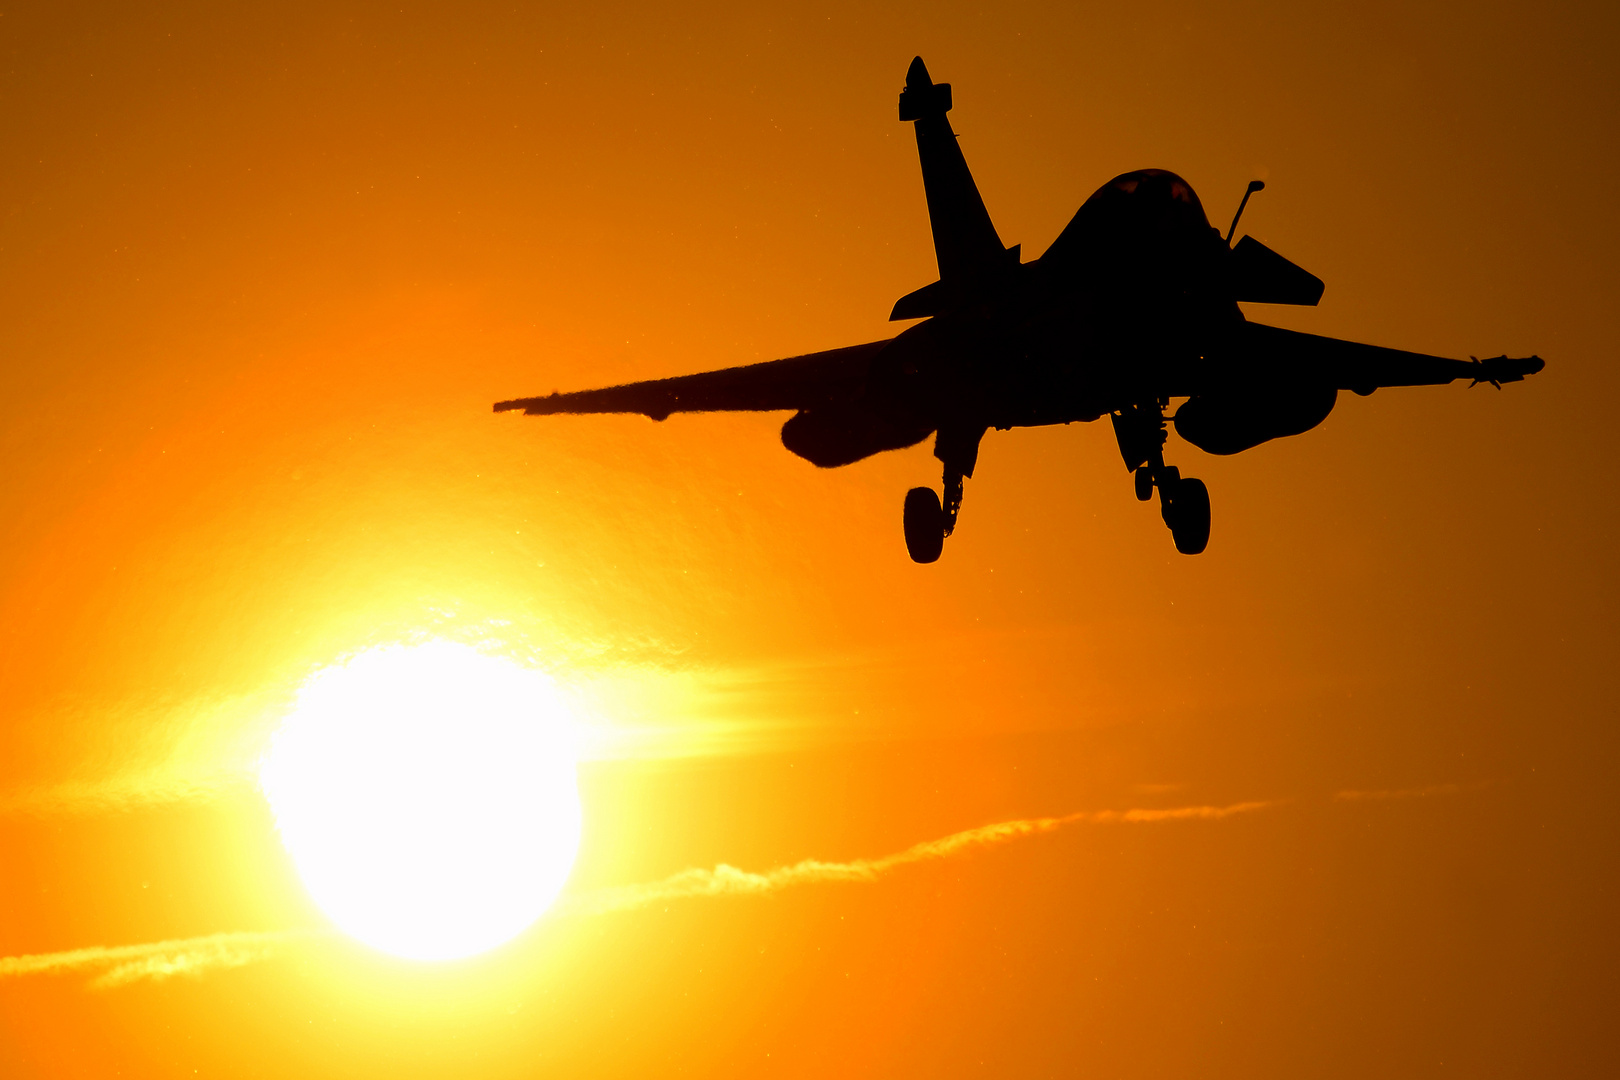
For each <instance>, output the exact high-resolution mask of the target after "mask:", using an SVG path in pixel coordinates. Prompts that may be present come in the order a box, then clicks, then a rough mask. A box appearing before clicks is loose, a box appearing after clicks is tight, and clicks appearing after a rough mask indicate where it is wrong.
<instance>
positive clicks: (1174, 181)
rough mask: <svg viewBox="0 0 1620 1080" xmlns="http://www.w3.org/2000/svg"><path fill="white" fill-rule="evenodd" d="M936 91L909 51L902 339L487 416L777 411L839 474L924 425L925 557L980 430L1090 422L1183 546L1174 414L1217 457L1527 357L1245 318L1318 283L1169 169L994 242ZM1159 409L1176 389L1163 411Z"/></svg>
mask: <svg viewBox="0 0 1620 1080" xmlns="http://www.w3.org/2000/svg"><path fill="white" fill-rule="evenodd" d="M950 109H951V86H950V84H949V83H936V82H934V81H933V80H932V79H930V78H929V75H928V69H927V67H925V66H924V65H923V61H922V58H921V57H918V58H916V59H915V60H913V61H912V62H911V68H910V70H908V71H907V72H906V85H905V89H903V90H902V91H901V92H900V120H901V121H902V122H909V123H910V124H912V125H913V127H914V128H915V129H916V135H917V154H918V157H919V158H920V159H921V162H922V179H923V193H924V195H925V196H926V198H927V202H928V217H929V221H930V224H931V225H932V229H933V235H934V254H935V257H936V258H937V260H938V263H939V280H937V281H934V282H931V283H930V284H927V285H924V286H923V287H922V288H920V289H917V290H916V291H915V292H911V293H908V294H907V295H905V296H902V297H901V298H900V299H899V301H898V302H896V303H895V305H894V310H893V311H892V312H891V313H890V315H889V318H890V319H891V320H892V321H896V322H904V321H907V320H915V319H920V320H922V321H921V322H918V323H916V324H915V325H913V326H910V327H908V328H907V329H906V330H905V331H903V332H902V333H900V334H899V335H898V336H896V337H892V338H887V339H885V340H882V341H873V342H868V343H866V344H864V345H851V346H848V347H846V348H841V349H831V350H829V351H827V352H819V353H811V354H809V355H807V356H793V357H789V358H787V359H784V360H772V361H768V362H765V363H759V364H751V365H748V366H745V367H733V368H726V369H724V370H720V371H707V372H703V373H700V374H696V375H684V376H678V377H676V378H670V379H655V380H652V381H649V382H637V383H629V384H626V385H623V386H611V387H606V388H604V389H597V390H576V391H573V392H569V393H552V394H549V395H546V396H544V397H529V398H517V399H515V400H512V401H502V402H499V403H497V404H496V405H495V411H496V412H503V411H507V410H518V409H521V410H522V411H523V412H524V413H526V414H528V415H531V416H544V415H550V414H553V413H641V414H644V415H646V416H649V417H651V418H652V419H654V420H663V419H665V418H667V417H668V416H669V415H670V414H671V413H677V412H716V411H758V412H775V411H792V413H793V415H792V416H791V417H790V418H789V419H788V421H787V422H786V423H785V424H783V425H782V445H784V446H786V447H787V448H788V449H789V450H791V451H792V452H793V453H795V454H797V455H799V456H800V457H802V458H805V459H806V460H808V461H810V462H812V463H814V464H816V465H818V466H821V467H823V468H835V467H837V466H840V465H848V464H850V463H851V462H855V461H859V460H861V459H862V458H865V457H869V456H870V455H872V454H877V453H881V452H882V451H885V450H899V449H901V448H903V447H908V446H913V445H915V444H917V443H919V442H921V441H922V440H924V439H926V438H927V437H928V436H930V435H932V436H934V456H935V457H937V458H938V459H939V460H940V462H941V464H942V465H943V472H944V476H943V489H944V492H943V498H941V496H940V494H938V493H936V492H935V491H934V490H933V489H932V488H927V487H918V488H913V489H911V491H909V492H907V494H906V498H905V511H904V515H903V522H904V531H905V539H906V549H907V551H908V552H909V553H910V555H911V558H912V559H914V560H915V561H917V562H919V563H931V562H934V561H936V560H937V559H938V558H939V557H940V552H941V551H942V549H943V546H944V542H945V538H946V537H948V536H950V535H951V533H952V532H953V531H954V530H955V528H956V522H957V515H958V513H959V512H960V510H961V507H962V487H963V480H964V479H965V478H969V477H972V475H973V467H974V465H975V463H976V461H977V459H978V455H979V442H980V440H981V439H982V438H983V437H984V434H985V432H986V431H988V430H989V429H990V428H995V429H997V430H998V431H1005V430H1008V429H1011V428H1016V427H1033V426H1036V425H1043V424H1069V423H1074V422H1076V421H1082V422H1084V421H1092V420H1099V419H1101V418H1102V417H1104V416H1106V417H1108V418H1109V420H1110V422H1111V423H1112V424H1113V428H1114V434H1115V436H1116V437H1117V439H1118V443H1119V452H1120V455H1121V457H1123V458H1124V462H1125V467H1126V469H1128V470H1130V471H1131V473H1132V474H1133V475H1134V481H1135V493H1136V497H1137V498H1138V499H1140V500H1141V501H1143V502H1149V501H1151V500H1152V499H1153V495H1154V492H1157V493H1158V497H1159V509H1160V513H1161V514H1162V516H1163V518H1164V523H1165V525H1166V526H1168V527H1169V529H1170V534H1171V537H1172V538H1173V539H1174V541H1175V546H1176V550H1177V551H1180V552H1182V553H1183V554H1187V555H1196V554H1198V553H1200V552H1202V551H1203V550H1204V549H1205V547H1206V545H1207V544H1208V543H1209V523H1210V513H1209V491H1208V489H1207V488H1206V487H1205V485H1204V483H1203V481H1201V480H1196V479H1194V478H1192V477H1186V476H1182V475H1181V473H1180V471H1179V470H1178V469H1177V468H1176V466H1174V465H1169V464H1166V462H1165V444H1166V441H1167V428H1168V427H1169V426H1174V428H1175V430H1176V434H1177V435H1179V436H1180V437H1181V438H1182V439H1185V440H1186V441H1187V442H1189V443H1192V444H1193V445H1194V446H1196V447H1198V448H1200V449H1202V450H1205V451H1207V452H1209V453H1211V454H1236V453H1238V452H1240V451H1243V450H1248V449H1250V448H1251V447H1255V446H1258V445H1260V444H1261V443H1263V442H1267V441H1268V440H1271V439H1276V438H1281V437H1283V436H1287V435H1298V434H1300V433H1302V432H1305V431H1309V430H1310V429H1311V428H1314V427H1315V426H1316V425H1318V424H1320V423H1321V422H1322V421H1323V420H1324V419H1326V418H1327V415H1328V413H1329V412H1331V411H1332V410H1333V406H1334V404H1335V402H1336V401H1337V400H1338V396H1339V392H1340V391H1341V390H1348V391H1350V392H1352V393H1355V394H1360V395H1363V396H1365V395H1367V394H1371V393H1372V392H1373V391H1375V390H1378V389H1380V388H1382V387H1395V386H1425V385H1434V384H1439V383H1450V382H1454V381H1456V380H1458V379H1468V380H1470V385H1474V384H1477V383H1480V382H1489V383H1491V384H1493V385H1494V386H1496V387H1497V389H1501V384H1502V383H1505V382H1519V381H1521V380H1522V379H1523V378H1524V377H1525V376H1526V375H1532V374H1534V373H1536V372H1538V371H1540V370H1541V369H1542V367H1543V363H1542V361H1541V359H1540V358H1539V357H1535V356H1530V357H1525V358H1522V359H1514V358H1509V357H1508V356H1506V355H1503V356H1498V357H1494V358H1492V359H1487V360H1477V359H1472V358H1470V359H1468V360H1455V359H1447V358H1444V357H1439V356H1427V355H1424V354H1422V353H1414V352H1403V351H1401V350H1399V349H1386V348H1381V347H1379V346H1376V345H1362V344H1357V343H1355V342H1351V341H1341V340H1338V339H1336V338H1329V337H1319V336H1317V335H1315V334H1303V333H1298V332H1296V331H1292V330H1284V329H1281V328H1278V327H1274V326H1265V325H1263V324H1261V323H1256V322H1250V321H1249V320H1248V319H1247V318H1246V317H1245V316H1244V313H1243V311H1242V310H1241V309H1240V308H1239V307H1238V304H1239V302H1244V303H1252V304H1304V305H1315V304H1316V303H1317V302H1318V301H1319V300H1320V299H1321V298H1322V290H1323V284H1322V281H1321V280H1320V279H1319V278H1317V277H1315V276H1314V275H1312V274H1310V273H1308V272H1307V271H1305V270H1303V269H1302V268H1300V267H1298V266H1296V265H1295V264H1293V263H1292V262H1289V261H1288V260H1287V259H1285V258H1283V256H1281V255H1279V254H1277V253H1276V252H1275V251H1272V250H1271V249H1270V248H1268V247H1266V246H1265V245H1264V244H1262V243H1260V241H1258V240H1256V239H1255V238H1254V237H1253V236H1247V235H1246V236H1244V237H1243V239H1242V240H1241V241H1239V242H1238V243H1237V245H1236V246H1233V244H1232V237H1233V235H1234V234H1235V233H1236V231H1237V225H1238V219H1239V218H1240V217H1241V216H1242V214H1243V209H1244V207H1245V206H1247V205H1248V202H1249V197H1250V196H1251V195H1253V194H1254V193H1255V192H1257V191H1259V190H1261V189H1262V188H1263V187H1264V186H1265V185H1264V184H1262V183H1261V182H1260V181H1258V180H1256V181H1252V182H1251V183H1250V184H1249V186H1248V190H1247V191H1245V192H1244V194H1243V199H1242V201H1241V202H1240V203H1239V204H1238V208H1237V214H1236V215H1234V216H1233V218H1232V225H1231V227H1230V228H1229V229H1228V230H1227V232H1226V235H1225V236H1222V235H1221V232H1220V230H1219V229H1217V228H1214V227H1213V226H1211V225H1210V223H1209V219H1208V218H1207V217H1206V216H1205V213H1204V208H1203V205H1202V204H1201V203H1200V202H1199V201H1198V196H1197V195H1195V194H1194V193H1193V189H1192V187H1191V186H1190V185H1188V183H1187V182H1186V181H1185V180H1183V179H1181V177H1179V176H1177V175H1175V174H1174V173H1171V172H1166V171H1164V170H1162V169H1140V170H1137V171H1136V172H1128V173H1124V174H1122V175H1120V176H1117V177H1115V178H1114V179H1112V180H1110V181H1108V183H1106V184H1104V185H1103V186H1102V187H1100V188H1098V189H1097V192H1096V194H1094V195H1092V196H1091V197H1090V198H1089V199H1087V200H1086V201H1085V203H1084V204H1083V205H1082V206H1081V207H1080V209H1079V211H1078V212H1076V214H1075V215H1074V218H1073V219H1072V220H1071V221H1070V222H1069V224H1068V226H1067V227H1065V228H1064V230H1063V232H1062V233H1061V234H1060V235H1059V236H1058V238H1057V239H1056V240H1055V241H1053V243H1052V246H1051V247H1049V248H1047V250H1046V253H1045V254H1043V255H1042V256H1041V257H1040V258H1038V259H1035V260H1033V261H1031V262H1024V261H1023V260H1022V258H1021V256H1020V252H1019V246H1018V245H1017V244H1014V245H1013V246H1012V247H1005V246H1003V245H1002V242H1001V238H1000V236H999V235H997V233H996V229H995V226H994V225H993V224H991V221H990V215H989V213H988V212H987V211H986V210H985V206H984V200H983V199H982V198H981V197H980V195H979V189H978V186H977V185H976V184H975V183H974V182H973V176H972V174H971V173H970V172H969V171H968V166H967V161H966V159H965V158H964V157H963V156H962V149H961V147H960V145H959V144H958V143H957V137H956V133H955V132H954V131H952V129H951V125H950V121H949V120H947V119H946V116H945V114H946V113H948V112H949V111H950ZM1172 402H1175V403H1177V406H1178V407H1177V408H1176V409H1175V411H1174V413H1170V412H1169V410H1170V407H1171V404H1172Z"/></svg>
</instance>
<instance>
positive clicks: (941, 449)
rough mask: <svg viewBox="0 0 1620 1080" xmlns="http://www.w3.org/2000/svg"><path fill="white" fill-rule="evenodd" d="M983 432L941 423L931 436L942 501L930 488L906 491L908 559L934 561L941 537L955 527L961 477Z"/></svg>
mask: <svg viewBox="0 0 1620 1080" xmlns="http://www.w3.org/2000/svg"><path fill="white" fill-rule="evenodd" d="M984 432H985V429H984V428H983V427H979V426H973V425H968V426H961V427H942V428H940V429H939V434H937V435H936V436H935V437H934V456H935V457H937V458H939V459H940V461H941V462H943V463H944V466H945V470H944V472H945V475H944V487H945V498H944V501H943V502H942V501H941V500H940V497H939V496H938V495H936V494H934V489H933V488H925V487H914V488H912V489H911V490H910V491H908V492H906V513H905V526H906V551H907V552H908V553H909V554H910V555H911V561H912V562H919V563H931V562H938V561H939V556H940V553H941V552H942V551H943V550H944V549H945V538H946V537H947V536H949V535H951V533H953V532H955V531H956V516H957V514H959V513H961V510H962V481H963V479H964V478H966V477H970V476H972V475H973V466H974V465H975V464H977V463H978V460H979V440H980V439H982V438H984Z"/></svg>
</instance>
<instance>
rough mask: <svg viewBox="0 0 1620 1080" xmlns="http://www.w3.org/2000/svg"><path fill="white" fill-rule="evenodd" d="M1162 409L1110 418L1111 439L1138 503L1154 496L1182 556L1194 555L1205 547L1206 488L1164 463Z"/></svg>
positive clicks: (1138, 409) (1144, 408)
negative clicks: (1116, 441) (1115, 441)
mask: <svg viewBox="0 0 1620 1080" xmlns="http://www.w3.org/2000/svg"><path fill="white" fill-rule="evenodd" d="M1164 405H1165V403H1164V402H1162V401H1160V402H1154V403H1152V404H1151V405H1135V406H1132V407H1131V408H1129V409H1124V410H1121V411H1120V412H1117V413H1114V414H1113V420H1114V435H1115V437H1117V438H1118V439H1119V452H1120V454H1121V455H1122V456H1123V457H1124V458H1125V467H1126V468H1128V469H1130V470H1132V471H1133V473H1134V474H1135V480H1136V497H1137V498H1138V499H1140V500H1141V501H1142V502H1148V501H1150V500H1151V499H1152V498H1153V492H1154V489H1157V490H1158V492H1159V513H1160V515H1161V516H1163V518H1164V523H1165V525H1166V526H1168V527H1169V529H1170V535H1171V537H1172V538H1173V539H1174V540H1175V542H1176V550H1177V551H1179V552H1181V553H1182V554H1183V555H1197V554H1199V553H1201V552H1202V551H1203V550H1204V549H1205V548H1206V547H1208V546H1209V489H1208V488H1207V487H1205V486H1204V482H1203V481H1202V480H1195V479H1193V478H1192V477H1190V476H1188V477H1183V476H1182V475H1181V470H1180V469H1178V468H1176V467H1175V466H1174V465H1166V464H1165V463H1164V443H1165V439H1166V433H1165V430H1164Z"/></svg>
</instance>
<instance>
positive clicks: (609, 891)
mask: <svg viewBox="0 0 1620 1080" xmlns="http://www.w3.org/2000/svg"><path fill="white" fill-rule="evenodd" d="M1273 805H1276V804H1275V803H1272V802H1241V803H1233V804H1232V805H1230V806H1182V807H1176V808H1174V809H1169V810H1096V811H1085V812H1081V813H1078V814H1067V815H1065V816H1063V817H1046V818H1026V819H1023V820H1020V821H1003V822H999V823H997V824H995V825H982V826H980V827H979V828H976V829H968V830H966V831H964V832H959V833H952V834H951V835H949V836H944V837H940V838H939V839H937V840H925V841H923V842H922V843H920V844H913V845H912V846H911V847H908V848H906V849H905V850H904V851H897V852H895V853H894V854H892V855H883V856H880V857H878V858H875V859H854V860H852V861H850V862H822V861H821V860H819V859H806V860H804V861H803V862H798V863H794V864H793V865H792V866H782V867H778V868H777V869H775V870H767V871H765V872H764V873H761V874H756V873H751V872H749V871H747V870H739V869H737V868H736V867H734V866H728V865H726V864H725V863H721V864H720V865H718V866H716V867H714V868H713V869H712V870H705V869H698V868H694V869H690V870H682V871H681V872H680V873H678V874H671V875H670V876H669V877H667V878H664V879H663V880H662V881H651V882H646V883H643V884H640V885H618V886H611V887H608V888H602V889H592V890H589V891H587V892H581V893H575V894H573V895H569V896H563V897H561V898H560V899H558V901H557V903H556V904H554V905H552V908H551V914H553V915H560V916H569V915H573V916H578V915H600V914H603V913H605V912H610V911H629V910H633V909H635V908H641V907H647V906H649V905H651V904H658V903H663V902H665V901H669V900H679V899H683V898H687V897H698V896H758V895H761V894H764V893H772V892H777V891H779V890H781V889H787V888H792V887H793V886H797V885H812V884H817V883H823V882H869V881H875V880H877V879H878V878H879V877H881V876H882V875H884V874H886V873H888V872H889V871H891V870H894V869H896V868H897V867H901V866H908V865H910V864H912V863H920V862H929V861H932V860H934V859H948V858H952V857H953V856H957V855H963V854H966V853H968V852H971V851H974V850H976V849H978V848H984V847H993V846H995V845H997V844H1005V843H1008V842H1009V841H1012V840H1019V839H1022V838H1024V837H1027V836H1038V835H1040V834H1042V833H1049V832H1055V831H1057V830H1058V829H1062V828H1066V827H1068V826H1070V825H1081V824H1092V825H1105V824H1112V823H1136V822H1153V821H1188V820H1214V819H1219V818H1224V817H1231V816H1232V815H1233V814H1243V813H1248V812H1249V811H1252V810H1260V809H1263V808H1264V807H1267V806H1273ZM331 933H332V931H329V930H279V931H268V932H258V933H234V934H210V935H208V936H206V937H194V938H179V939H176V940H172V941H154V942H150V943H148V944H145V945H120V946H115V947H110V948H109V947H103V946H95V947H92V948H88V949H73V950H71V951H68V952H56V953H39V954H36V955H32V956H8V957H0V979H14V978H20V977H22V976H25V975H61V974H66V973H68V972H75V971H93V972H96V976H95V978H93V979H92V980H91V981H90V984H89V985H90V986H91V988H93V989H97V990H106V989H111V988H113V987H117V986H124V985H127V984H129V983H132V982H138V981H141V980H143V979H151V980H162V979H167V978H171V977H173V976H175V975H189V976H192V977H194V978H195V977H198V976H201V975H203V974H205V973H207V972H210V971H215V970H221V969H224V968H233V967H244V966H246V965H248V964H252V963H256V962H258V961H260V960H267V959H269V958H270V957H272V956H274V955H275V954H276V953H277V952H279V951H280V950H281V949H282V948H283V947H285V946H287V945H289V944H293V943H295V942H299V941H308V940H311V939H314V938H318V937H323V936H327V935H329V934H331Z"/></svg>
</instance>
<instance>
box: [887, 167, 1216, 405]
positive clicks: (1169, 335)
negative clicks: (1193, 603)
mask: <svg viewBox="0 0 1620 1080" xmlns="http://www.w3.org/2000/svg"><path fill="white" fill-rule="evenodd" d="M1229 254H1230V253H1229V252H1228V250H1227V246H1226V244H1225V242H1224V241H1223V240H1222V239H1221V235H1220V233H1219V231H1218V230H1216V229H1215V228H1213V227H1212V226H1211V225H1210V223H1209V220H1208V217H1207V216H1206V215H1205V213H1204V209H1203V206H1202V204H1201V203H1200V202H1199V201H1198V197H1197V195H1196V194H1195V193H1194V192H1193V190H1192V187H1191V186H1190V185H1188V184H1187V182H1186V181H1184V180H1182V179H1181V178H1180V177H1178V176H1176V175H1175V174H1173V173H1169V172H1164V171H1161V170H1142V171H1138V172H1131V173H1126V174H1124V175H1122V176H1119V177H1116V178H1115V179H1114V180H1111V181H1109V183H1107V184H1105V185H1104V186H1103V187H1102V188H1100V189H1099V190H1098V191H1097V192H1096V193H1095V194H1094V195H1092V196H1091V198H1089V199H1087V200H1086V202H1085V203H1084V204H1083V205H1082V206H1081V207H1080V209H1079V210H1078V211H1077V212H1076V213H1075V215H1074V218H1073V219H1072V220H1071V221H1070V222H1069V224H1068V226H1067V227H1066V228H1065V229H1064V230H1063V232H1062V233H1061V234H1060V235H1059V236H1058V238H1057V240H1056V241H1054V242H1053V244H1052V246H1051V247H1050V248H1049V249H1048V250H1047V251H1046V253H1045V254H1044V255H1042V256H1041V257H1040V258H1039V259H1037V260H1035V261H1033V262H1030V263H1023V264H1017V263H1012V264H1009V265H1008V266H1007V267H1006V269H1005V270H1004V271H1003V272H1002V273H1000V274H997V275H995V276H993V277H991V278H989V279H988V280H984V281H981V282H976V283H974V284H975V287H974V288H973V289H971V290H965V291H966V292H967V297H966V298H965V301H964V302H959V303H958V304H956V305H953V307H952V308H951V309H950V310H947V311H945V312H943V313H942V314H940V315H937V316H935V317H934V318H931V319H929V320H927V321H926V322H923V323H920V324H918V325H916V326H913V327H911V328H910V329H908V330H907V331H905V332H904V333H903V334H901V335H900V336H899V337H898V338H897V339H896V340H895V341H894V343H893V344H892V345H891V346H890V347H889V348H888V349H885V350H884V352H883V353H882V354H881V355H880V356H879V358H878V360H877V361H876V364H875V368H876V369H878V370H875V371H874V375H875V376H877V378H876V380H875V382H876V385H875V386H874V387H873V389H874V390H875V391H876V392H878V393H885V394H892V395H896V396H898V397H902V398H907V399H910V403H911V406H912V408H914V409H916V410H917V411H919V412H922V413H932V414H934V416H935V418H936V423H935V425H934V426H943V425H945V424H949V423H966V424H973V425H982V426H985V427H996V428H1009V427H1022V426H1029V425H1041V424H1062V423H1070V422H1073V421H1083V420H1095V419H1097V418H1098V417H1099V416H1102V415H1104V414H1106V413H1110V412H1114V411H1116V410H1118V409H1121V408H1124V407H1126V406H1127V405H1128V404H1130V403H1133V402H1139V401H1144V400H1156V399H1160V398H1166V397H1179V396H1190V395H1191V394H1193V393H1196V392H1197V391H1198V390H1199V389H1200V386H1201V384H1202V383H1203V381H1204V380H1203V379H1202V378H1201V375H1202V374H1203V373H1204V369H1205V368H1206V367H1207V366H1208V358H1209V357H1210V356H1212V355H1213V354H1217V353H1219V352H1220V351H1221V348H1222V343H1223V342H1224V341H1225V340H1226V339H1227V337H1228V336H1229V335H1230V331H1231V328H1232V327H1233V326H1236V325H1240V324H1242V322H1243V321H1244V320H1243V313H1242V312H1241V311H1240V310H1239V308H1238V305H1237V303H1236V301H1235V300H1233V299H1232V294H1231V289H1230V287H1229V285H1228V282H1227V276H1226V273H1225V271H1226V262H1225V260H1226V258H1227V256H1228V255H1229Z"/></svg>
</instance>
